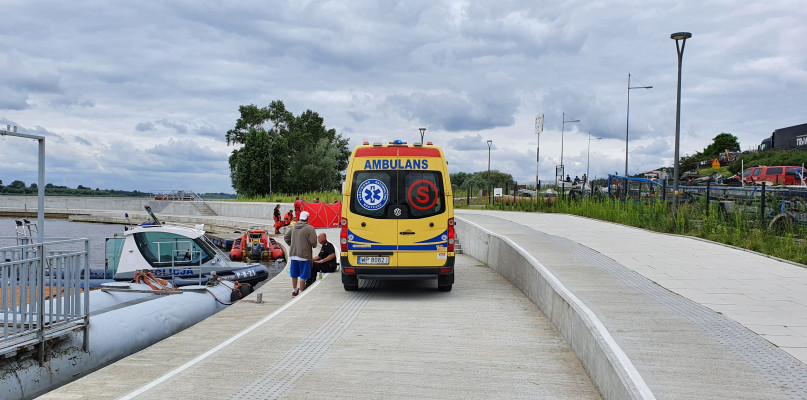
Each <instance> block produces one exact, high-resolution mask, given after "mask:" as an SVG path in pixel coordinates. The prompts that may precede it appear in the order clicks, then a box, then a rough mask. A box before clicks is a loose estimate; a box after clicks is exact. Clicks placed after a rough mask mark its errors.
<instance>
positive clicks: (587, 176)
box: [583, 132, 602, 186]
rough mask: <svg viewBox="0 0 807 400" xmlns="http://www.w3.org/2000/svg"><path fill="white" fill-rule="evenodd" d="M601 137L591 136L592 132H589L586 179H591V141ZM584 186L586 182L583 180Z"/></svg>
mask: <svg viewBox="0 0 807 400" xmlns="http://www.w3.org/2000/svg"><path fill="white" fill-rule="evenodd" d="M600 139H602V138H601V137H595V138H593V139H592V138H591V132H589V133H588V150H587V151H586V180H589V179H591V175H589V172H588V166H589V162H590V161H591V157H590V156H591V141H592V140H600ZM583 186H585V182H583Z"/></svg>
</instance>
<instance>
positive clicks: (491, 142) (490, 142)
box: [488, 140, 493, 204]
mask: <svg viewBox="0 0 807 400" xmlns="http://www.w3.org/2000/svg"><path fill="white" fill-rule="evenodd" d="M492 144H493V141H492V140H488V204H490V145H492Z"/></svg>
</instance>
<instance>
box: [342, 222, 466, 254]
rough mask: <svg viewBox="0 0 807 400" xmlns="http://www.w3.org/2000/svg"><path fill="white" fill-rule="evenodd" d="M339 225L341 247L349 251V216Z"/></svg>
mask: <svg viewBox="0 0 807 400" xmlns="http://www.w3.org/2000/svg"><path fill="white" fill-rule="evenodd" d="M339 225H341V226H342V231H341V232H339V245H340V247H341V249H340V250H341V251H347V218H342V220H341V221H339ZM452 248H453V246H452Z"/></svg>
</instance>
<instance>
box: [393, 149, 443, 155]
mask: <svg viewBox="0 0 807 400" xmlns="http://www.w3.org/2000/svg"><path fill="white" fill-rule="evenodd" d="M398 155H399V156H401V157H440V150H437V149H423V148H418V147H401V148H400V149H399V150H398Z"/></svg>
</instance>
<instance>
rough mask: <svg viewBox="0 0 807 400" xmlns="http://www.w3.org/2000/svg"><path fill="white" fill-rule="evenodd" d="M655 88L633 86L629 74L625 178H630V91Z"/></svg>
mask: <svg viewBox="0 0 807 400" xmlns="http://www.w3.org/2000/svg"><path fill="white" fill-rule="evenodd" d="M652 88H653V86H633V87H632V86H631V85H630V73H628V112H627V113H626V114H627V117H626V119H625V177H627V176H628V127H629V126H630V125H629V124H630V91H631V89H652Z"/></svg>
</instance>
